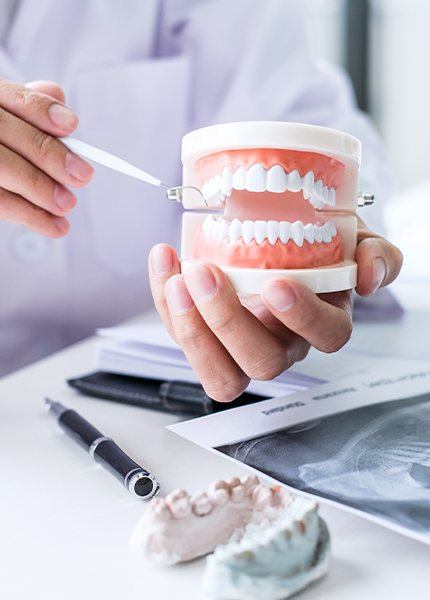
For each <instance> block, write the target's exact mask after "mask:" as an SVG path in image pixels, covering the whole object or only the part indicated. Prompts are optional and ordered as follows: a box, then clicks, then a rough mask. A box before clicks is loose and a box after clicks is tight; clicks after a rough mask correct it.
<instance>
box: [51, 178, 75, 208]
mask: <svg viewBox="0 0 430 600" xmlns="http://www.w3.org/2000/svg"><path fill="white" fill-rule="evenodd" d="M54 202H55V204H56V205H57V206H58V208H59V209H60V210H64V211H65V212H67V211H69V210H72V208H74V206H75V205H76V198H75V196H74V195H73V194H72V192H69V190H68V189H66V188H65V187H63V186H62V185H59V184H58V183H57V184H55V189H54Z"/></svg>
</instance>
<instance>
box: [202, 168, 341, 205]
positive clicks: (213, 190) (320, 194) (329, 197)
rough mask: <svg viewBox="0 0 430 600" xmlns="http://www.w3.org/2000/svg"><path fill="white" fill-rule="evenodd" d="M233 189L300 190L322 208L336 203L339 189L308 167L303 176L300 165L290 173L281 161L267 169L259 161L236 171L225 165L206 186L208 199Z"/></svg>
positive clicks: (279, 191)
mask: <svg viewBox="0 0 430 600" xmlns="http://www.w3.org/2000/svg"><path fill="white" fill-rule="evenodd" d="M232 190H247V191H248V192H265V191H266V190H267V191H268V192H274V193H278V194H280V193H282V192H285V191H287V190H289V191H290V192H300V191H302V190H303V195H304V197H305V198H306V199H307V200H309V202H310V203H311V204H312V206H314V207H315V208H322V207H323V206H324V205H325V204H327V205H328V206H334V205H335V201H336V192H335V189H334V188H333V187H327V186H326V185H324V183H323V181H322V180H321V179H318V180H317V181H315V176H314V173H313V171H308V172H307V173H306V175H304V176H303V177H301V175H300V173H299V172H298V171H297V169H294V171H291V172H290V173H287V172H286V171H285V170H284V168H283V167H282V166H281V165H274V166H273V167H270V169H265V168H264V166H263V165H262V164H260V163H255V164H253V165H252V166H251V167H249V169H248V170H246V169H245V168H244V167H242V166H239V167H237V169H236V170H235V171H234V173H232V172H231V171H230V170H229V169H228V167H224V168H223V170H222V172H221V175H215V176H214V177H211V179H209V180H208V181H206V182H205V183H204V184H203V186H202V192H203V196H204V198H205V200H210V199H211V198H214V197H218V198H219V197H220V196H223V197H222V198H220V199H221V201H222V200H224V196H230V194H231V192H232Z"/></svg>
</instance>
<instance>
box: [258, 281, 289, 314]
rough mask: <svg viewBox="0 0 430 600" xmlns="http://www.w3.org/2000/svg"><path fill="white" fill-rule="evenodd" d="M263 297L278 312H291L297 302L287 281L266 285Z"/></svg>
mask: <svg viewBox="0 0 430 600" xmlns="http://www.w3.org/2000/svg"><path fill="white" fill-rule="evenodd" d="M263 297H264V299H265V300H266V302H267V303H268V304H269V305H270V306H271V307H272V308H273V309H274V310H276V311H278V312H286V311H287V310H290V308H291V307H292V306H294V304H295V302H296V295H295V293H294V290H293V289H292V287H291V286H290V285H289V284H288V283H287V282H286V281H273V282H269V283H268V284H266V286H265V287H264V290H263Z"/></svg>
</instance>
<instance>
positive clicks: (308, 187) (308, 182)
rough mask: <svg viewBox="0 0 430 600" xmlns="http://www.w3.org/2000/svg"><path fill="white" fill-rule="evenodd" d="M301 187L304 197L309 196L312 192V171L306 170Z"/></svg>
mask: <svg viewBox="0 0 430 600" xmlns="http://www.w3.org/2000/svg"><path fill="white" fill-rule="evenodd" d="M303 189H304V192H305V193H304V196H305V198H309V197H310V196H312V194H313V193H314V172H313V171H308V172H307V173H306V175H305V176H304V177H303Z"/></svg>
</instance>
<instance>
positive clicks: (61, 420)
mask: <svg viewBox="0 0 430 600" xmlns="http://www.w3.org/2000/svg"><path fill="white" fill-rule="evenodd" d="M45 404H46V406H47V408H48V410H49V412H50V413H52V414H53V415H54V416H55V417H56V418H57V421H58V424H59V425H60V427H62V429H64V431H65V432H66V433H68V435H70V436H71V437H72V438H73V439H74V440H75V441H76V442H78V444H80V445H81V446H83V447H84V448H85V449H86V450H88V451H89V453H90V455H91V456H92V457H93V458H94V460H95V461H96V462H98V463H100V464H101V465H103V467H104V468H105V469H107V470H108V471H110V472H111V473H112V474H113V475H115V477H116V478H117V479H119V480H120V481H121V482H122V483H123V484H124V485H125V487H126V488H127V489H128V491H129V492H130V494H131V495H132V496H135V497H136V498H139V499H140V500H149V499H150V498H152V497H153V496H155V495H156V494H158V491H159V489H160V485H159V483H158V482H157V480H156V479H155V477H154V475H151V473H149V472H148V471H146V470H145V469H143V468H142V467H141V466H140V465H138V464H137V463H136V462H134V460H132V459H131V458H130V457H129V456H127V454H125V452H123V451H122V450H121V448H120V447H119V446H118V445H117V444H116V443H115V442H114V441H113V440H112V439H111V438H109V437H106V436H104V435H103V434H102V433H101V432H100V431H99V430H98V429H96V428H95V427H93V425H91V423H88V421H86V420H85V419H84V418H83V417H81V415H79V414H78V413H77V412H76V411H75V410H72V409H70V408H67V407H66V406H63V405H62V404H61V403H60V402H54V401H53V400H49V398H46V399H45Z"/></svg>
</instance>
